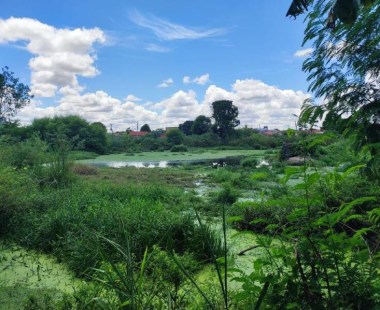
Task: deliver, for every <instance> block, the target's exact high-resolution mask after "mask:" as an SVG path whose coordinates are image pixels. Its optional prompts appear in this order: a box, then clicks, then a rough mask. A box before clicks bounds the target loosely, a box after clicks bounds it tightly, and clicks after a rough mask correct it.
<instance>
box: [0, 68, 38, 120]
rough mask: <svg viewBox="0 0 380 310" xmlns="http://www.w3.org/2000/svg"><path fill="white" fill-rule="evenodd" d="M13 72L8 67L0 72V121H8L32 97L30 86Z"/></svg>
mask: <svg viewBox="0 0 380 310" xmlns="http://www.w3.org/2000/svg"><path fill="white" fill-rule="evenodd" d="M13 74H14V73H13V72H11V71H9V68H8V67H4V68H2V72H1V73H0V123H5V122H9V121H10V120H11V119H12V117H14V116H15V115H16V113H17V111H18V110H19V109H21V108H22V107H24V106H25V105H27V104H28V103H29V102H30V99H31V98H32V96H31V94H30V88H29V87H28V86H27V85H24V84H23V83H20V82H19V79H18V78H16V77H14V76H13Z"/></svg>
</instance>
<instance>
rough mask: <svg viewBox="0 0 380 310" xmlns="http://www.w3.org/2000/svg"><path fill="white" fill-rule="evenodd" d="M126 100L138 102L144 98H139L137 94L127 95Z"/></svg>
mask: <svg viewBox="0 0 380 310" xmlns="http://www.w3.org/2000/svg"><path fill="white" fill-rule="evenodd" d="M124 100H125V101H132V102H138V101H141V100H142V99H141V98H139V97H136V96H135V95H132V94H130V95H128V96H127V97H125V99H124Z"/></svg>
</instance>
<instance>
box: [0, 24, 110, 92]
mask: <svg viewBox="0 0 380 310" xmlns="http://www.w3.org/2000/svg"><path fill="white" fill-rule="evenodd" d="M105 40H106V38H105V35H104V33H103V31H102V30H100V29H98V28H93V29H84V28H81V29H79V28H77V29H57V28H54V27H52V26H49V25H46V24H43V23H41V22H40V21H38V20H35V19H31V18H14V17H11V18H9V19H6V20H3V19H0V44H9V43H18V44H25V42H26V46H25V48H26V49H27V50H28V51H29V52H30V53H32V54H33V55H35V57H33V58H32V59H31V60H30V61H29V67H30V69H31V71H32V75H31V88H32V91H33V93H34V95H35V96H37V97H53V96H55V94H56V92H57V91H60V92H61V93H67V92H68V91H70V90H69V89H68V88H72V90H71V91H74V92H78V91H81V90H82V87H81V86H80V85H79V83H78V79H77V76H84V77H93V76H96V75H97V74H98V73H99V72H98V70H97V69H96V68H95V67H94V61H95V59H96V55H95V54H94V51H93V45H94V44H95V43H97V42H99V43H104V42H105Z"/></svg>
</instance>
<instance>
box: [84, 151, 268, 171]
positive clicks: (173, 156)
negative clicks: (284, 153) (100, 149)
mask: <svg viewBox="0 0 380 310" xmlns="http://www.w3.org/2000/svg"><path fill="white" fill-rule="evenodd" d="M264 152H265V151H261V150H208V151H198V152H183V153H173V152H141V153H136V154H130V153H126V154H110V155H102V156H98V157H97V158H95V159H86V160H78V161H77V162H78V163H82V164H87V165H93V166H98V167H112V168H122V167H136V168H168V167H175V166H179V165H192V164H193V165H196V164H202V165H209V166H214V167H217V166H220V165H225V164H227V165H233V163H239V162H240V159H242V158H244V157H246V156H255V157H257V158H262V156H263V155H264Z"/></svg>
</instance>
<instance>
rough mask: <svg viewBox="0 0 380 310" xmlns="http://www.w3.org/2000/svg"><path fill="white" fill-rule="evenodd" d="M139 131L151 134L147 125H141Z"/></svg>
mask: <svg viewBox="0 0 380 310" xmlns="http://www.w3.org/2000/svg"><path fill="white" fill-rule="evenodd" d="M140 131H145V132H151V130H150V127H149V125H148V124H144V125H142V126H141V128H140Z"/></svg>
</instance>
